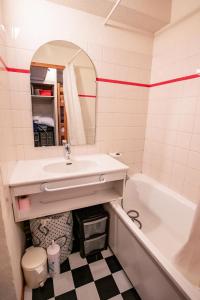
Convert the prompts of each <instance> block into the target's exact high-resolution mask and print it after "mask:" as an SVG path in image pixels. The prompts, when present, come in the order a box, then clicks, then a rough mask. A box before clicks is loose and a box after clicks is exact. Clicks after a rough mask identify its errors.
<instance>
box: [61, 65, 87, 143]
mask: <svg viewBox="0 0 200 300" xmlns="http://www.w3.org/2000/svg"><path fill="white" fill-rule="evenodd" d="M63 92H64V100H65V106H66V111H67V123H68V133H69V138H70V143H71V145H84V144H86V138H85V130H84V124H83V117H82V112H81V105H80V100H79V96H78V89H77V83H76V74H75V69H74V65H73V64H69V65H67V66H66V68H65V69H64V71H63Z"/></svg>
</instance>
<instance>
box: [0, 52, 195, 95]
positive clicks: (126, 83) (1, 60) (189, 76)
mask: <svg viewBox="0 0 200 300" xmlns="http://www.w3.org/2000/svg"><path fill="white" fill-rule="evenodd" d="M0 62H1V63H2V65H3V67H4V68H5V70H6V71H7V72H16V73H25V74H30V70H28V69H20V68H10V67H8V66H7V65H6V64H5V62H4V60H3V59H2V57H0ZM195 78H200V74H191V75H186V76H182V77H177V78H173V79H169V80H165V81H160V82H156V83H152V84H147V83H139V82H132V81H123V80H116V79H109V78H101V77H97V78H96V81H97V82H107V83H114V84H123V85H130V86H139V87H146V88H151V87H156V86H160V85H165V84H170V83H174V82H178V81H185V80H190V79H195ZM79 97H81V98H96V96H93V95H79Z"/></svg>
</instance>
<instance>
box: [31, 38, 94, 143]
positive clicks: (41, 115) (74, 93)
mask: <svg viewBox="0 0 200 300" xmlns="http://www.w3.org/2000/svg"><path fill="white" fill-rule="evenodd" d="M30 80H31V83H30V84H31V102H32V118H33V135H34V145H35V147H40V146H55V145H62V141H63V140H67V141H68V142H70V144H71V145H85V144H94V142H95V131H96V130H95V128H96V71H95V68H94V65H93V63H92V61H91V59H90V58H89V56H88V55H87V54H86V53H85V52H84V51H83V50H82V49H81V48H79V47H78V46H76V45H75V44H73V43H71V42H66V41H60V40H59V41H51V42H49V43H46V44H44V45H42V46H41V47H40V48H39V49H38V50H37V51H36V53H35V54H34V56H33V59H32V62H31V76H30Z"/></svg>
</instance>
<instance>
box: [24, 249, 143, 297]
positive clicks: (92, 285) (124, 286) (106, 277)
mask: <svg viewBox="0 0 200 300" xmlns="http://www.w3.org/2000/svg"><path fill="white" fill-rule="evenodd" d="M47 299H48V300H54V299H55V300H107V299H112V300H123V299H124V300H140V297H139V295H138V294H137V292H136V290H135V289H134V287H133V286H132V284H131V283H130V281H129V280H128V278H127V276H126V274H125V272H124V271H123V269H122V267H121V265H120V263H119V262H118V260H117V258H116V257H115V256H114V255H113V253H112V252H111V251H110V250H109V249H107V250H104V251H102V252H101V253H99V254H98V255H95V256H91V257H89V258H87V259H86V258H84V259H83V258H81V257H80V255H79V252H76V253H73V254H71V255H70V256H69V258H68V259H67V261H65V262H64V263H63V264H62V265H61V274H59V275H58V276H55V277H54V278H53V279H52V278H48V279H47V281H46V283H45V286H44V287H42V288H39V289H35V290H31V289H29V288H28V287H25V295H24V300H47Z"/></svg>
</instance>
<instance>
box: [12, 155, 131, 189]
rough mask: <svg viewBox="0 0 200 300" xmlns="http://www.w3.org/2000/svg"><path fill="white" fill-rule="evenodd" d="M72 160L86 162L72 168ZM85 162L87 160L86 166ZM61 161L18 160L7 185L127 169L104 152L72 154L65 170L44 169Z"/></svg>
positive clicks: (53, 159) (60, 159)
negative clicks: (70, 161)
mask: <svg viewBox="0 0 200 300" xmlns="http://www.w3.org/2000/svg"><path fill="white" fill-rule="evenodd" d="M73 161H75V162H84V161H85V162H86V164H85V165H84V166H83V167H81V165H80V168H78V167H76V169H74V170H73ZM87 162H89V164H88V166H87ZM62 163H63V166H65V164H66V163H65V160H64V158H62V157H56V158H48V159H39V160H21V161H18V162H17V163H16V166H15V168H14V171H13V173H12V175H11V178H10V181H9V185H10V186H19V185H27V184H30V183H36V182H40V183H42V182H50V181H55V180H62V179H69V178H77V177H82V176H91V175H97V174H106V173H113V172H120V171H127V170H128V166H126V165H125V164H123V163H121V162H119V161H117V160H116V159H114V158H112V157H111V156H109V155H106V154H89V155H76V156H75V155H74V156H72V165H69V166H66V172H64V171H63V169H62V170H61V171H60V172H59V169H58V167H57V169H56V170H55V171H48V170H46V169H48V166H51V165H53V164H55V165H56V164H62ZM71 170H72V171H71Z"/></svg>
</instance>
